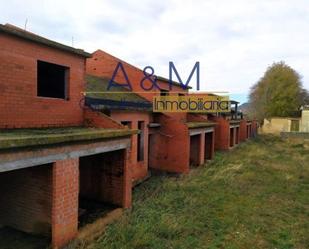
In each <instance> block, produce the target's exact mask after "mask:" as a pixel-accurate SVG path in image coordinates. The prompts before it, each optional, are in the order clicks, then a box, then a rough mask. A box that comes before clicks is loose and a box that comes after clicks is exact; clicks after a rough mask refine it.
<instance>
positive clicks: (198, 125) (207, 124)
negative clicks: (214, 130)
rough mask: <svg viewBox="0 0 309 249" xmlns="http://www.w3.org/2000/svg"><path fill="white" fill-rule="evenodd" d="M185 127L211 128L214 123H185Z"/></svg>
mask: <svg viewBox="0 0 309 249" xmlns="http://www.w3.org/2000/svg"><path fill="white" fill-rule="evenodd" d="M186 125H187V126H188V127H189V128H190V129H193V128H201V127H212V126H215V125H216V123H214V122H187V123H186Z"/></svg>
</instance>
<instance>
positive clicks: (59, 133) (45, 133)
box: [0, 127, 138, 149]
mask: <svg viewBox="0 0 309 249" xmlns="http://www.w3.org/2000/svg"><path fill="white" fill-rule="evenodd" d="M136 133H138V130H130V129H103V128H87V127H65V128H37V129H0V149H12V148H18V147H28V146H37V145H50V144H58V143H65V142H78V141H89V140H98V139H109V138H117V137H124V136H130V135H132V134H136Z"/></svg>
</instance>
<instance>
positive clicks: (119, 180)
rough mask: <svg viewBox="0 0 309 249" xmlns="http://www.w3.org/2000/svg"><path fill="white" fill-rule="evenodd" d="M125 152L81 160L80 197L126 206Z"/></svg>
mask: <svg viewBox="0 0 309 249" xmlns="http://www.w3.org/2000/svg"><path fill="white" fill-rule="evenodd" d="M124 158H125V150H119V151H113V152H107V153H101V154H97V155H93V156H87V157H82V158H80V175H81V177H80V179H81V180H80V196H81V197H83V198H88V199H93V200H97V201H102V202H107V203H111V204H115V205H118V206H121V207H123V206H124V188H123V186H124V165H125V164H124Z"/></svg>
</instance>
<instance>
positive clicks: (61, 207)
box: [52, 158, 79, 249]
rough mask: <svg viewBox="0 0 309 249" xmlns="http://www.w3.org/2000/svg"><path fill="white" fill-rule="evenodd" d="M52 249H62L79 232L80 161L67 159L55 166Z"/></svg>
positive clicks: (57, 162)
mask: <svg viewBox="0 0 309 249" xmlns="http://www.w3.org/2000/svg"><path fill="white" fill-rule="evenodd" d="M52 188H53V197H52V248H54V249H56V248H61V247H63V246H65V245H66V244H68V242H70V240H72V239H73V238H74V237H75V236H76V234H77V231H78V193H79V161H78V158H77V159H67V160H62V161H56V162H55V163H54V165H53V187H52Z"/></svg>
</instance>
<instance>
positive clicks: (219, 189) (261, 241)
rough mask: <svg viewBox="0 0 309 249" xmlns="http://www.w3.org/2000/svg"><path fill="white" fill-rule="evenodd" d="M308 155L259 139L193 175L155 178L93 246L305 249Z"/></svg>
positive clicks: (300, 147)
mask: <svg viewBox="0 0 309 249" xmlns="http://www.w3.org/2000/svg"><path fill="white" fill-rule="evenodd" d="M308 152H309V142H308V141H307V142H303V141H296V142H288V141H284V140H281V139H280V138H277V137H273V136H260V137H259V138H257V139H254V140H250V141H248V142H246V143H244V144H240V145H239V146H238V147H237V148H235V150H234V151H233V153H216V156H215V159H214V160H213V161H212V162H211V163H209V164H207V165H206V166H205V167H200V168H197V169H196V170H193V171H192V172H191V173H190V174H189V175H188V176H181V177H179V178H178V177H162V176H156V177H152V178H151V179H150V180H149V181H147V182H145V183H144V184H142V185H140V186H139V187H137V188H136V189H135V191H134V198H133V199H134V200H133V208H132V210H131V211H128V212H127V213H126V215H125V216H124V217H123V218H122V219H121V220H119V221H118V222H116V223H115V224H113V225H111V226H109V227H108V229H107V231H105V234H104V235H102V237H101V238H99V239H98V240H97V241H96V242H94V243H93V244H92V245H90V247H89V248H91V249H101V248H104V249H118V248H121V249H141V248H148V249H163V248H164V249H166V248H177V249H188V248H196V249H199V248H205V249H206V248H209V249H214V248H230V249H232V248H235V249H236V248H243V249H248V248H259V249H269V248H280V249H288V248H291V249H292V248H299V249H305V248H308V245H309V237H308V213H309V206H308V203H309V197H308V190H309V189H308V186H309V168H308V161H309V153H308Z"/></svg>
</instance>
